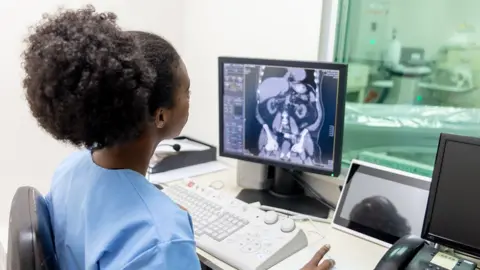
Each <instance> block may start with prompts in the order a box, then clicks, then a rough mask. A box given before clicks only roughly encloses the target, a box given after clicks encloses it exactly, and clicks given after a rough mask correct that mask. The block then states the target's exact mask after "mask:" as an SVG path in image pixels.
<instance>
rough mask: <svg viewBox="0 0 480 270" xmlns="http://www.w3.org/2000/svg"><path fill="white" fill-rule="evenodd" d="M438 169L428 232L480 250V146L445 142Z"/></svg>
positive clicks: (433, 180)
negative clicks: (479, 196)
mask: <svg viewBox="0 0 480 270" xmlns="http://www.w3.org/2000/svg"><path fill="white" fill-rule="evenodd" d="M439 151H441V149H440V148H439ZM437 158H438V157H437ZM437 164H440V163H439V162H438V161H437ZM436 169H437V168H436ZM438 170H439V171H438V177H437V179H432V186H433V183H434V182H436V192H435V196H434V202H433V204H432V209H431V216H430V220H429V227H428V233H429V234H430V235H433V236H435V237H439V238H440V239H444V240H447V241H450V242H451V243H455V244H459V245H460V246H467V247H469V248H471V249H476V250H479V249H480V233H479V229H480V211H479V209H478V205H479V204H478V202H479V200H478V194H479V191H480V179H479V177H480V145H478V144H474V143H467V142H466V141H464V142H462V141H455V140H448V139H446V141H445V147H444V152H443V157H442V160H441V165H440V166H439V168H438ZM431 192H434V191H431ZM438 242H440V241H438ZM440 244H444V243H440ZM447 246H448V244H447ZM460 249H462V248H460Z"/></svg>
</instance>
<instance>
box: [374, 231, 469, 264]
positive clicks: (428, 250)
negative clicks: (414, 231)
mask: <svg viewBox="0 0 480 270" xmlns="http://www.w3.org/2000/svg"><path fill="white" fill-rule="evenodd" d="M476 267H477V264H476V263H474V262H471V261H468V260H464V259H460V258H457V257H454V256H452V255H450V254H446V253H443V252H441V251H439V250H437V249H436V248H435V247H434V246H432V245H429V244H428V243H427V242H426V241H425V240H423V239H421V238H418V237H416V236H413V235H409V236H405V237H403V238H401V239H400V240H398V241H397V242H396V243H395V244H394V245H393V246H392V247H391V248H390V249H389V250H388V251H387V252H386V253H385V255H383V257H382V259H381V260H380V262H379V263H378V264H377V266H376V267H375V269H374V270H424V269H425V270H427V269H448V270H474V269H475V268H476Z"/></svg>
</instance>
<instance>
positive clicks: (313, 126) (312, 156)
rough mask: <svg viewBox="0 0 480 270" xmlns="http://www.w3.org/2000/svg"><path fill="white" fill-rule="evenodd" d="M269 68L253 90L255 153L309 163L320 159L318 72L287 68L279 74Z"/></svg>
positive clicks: (320, 111) (320, 118)
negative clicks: (256, 128) (257, 127)
mask: <svg viewBox="0 0 480 270" xmlns="http://www.w3.org/2000/svg"><path fill="white" fill-rule="evenodd" d="M279 74H281V71H280V70H278V71H277V70H275V69H274V70H271V71H269V73H266V74H265V70H263V71H262V75H263V76H262V78H260V82H259V85H258V89H257V104H255V105H256V108H255V110H256V121H258V123H259V124H261V126H262V130H261V132H260V134H259V136H258V149H260V153H259V156H262V157H273V158H275V159H281V160H286V161H290V162H295V163H303V164H307V165H313V164H314V163H319V162H320V159H319V158H320V156H321V148H320V146H319V145H318V143H317V140H318V137H319V131H320V128H321V125H322V120H323V105H322V101H321V97H320V94H319V91H321V89H319V85H320V80H321V79H322V77H321V76H320V74H319V72H318V71H313V70H305V69H300V68H289V69H287V70H286V72H285V74H284V75H283V76H278V75H279Z"/></svg>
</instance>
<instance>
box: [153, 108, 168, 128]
mask: <svg viewBox="0 0 480 270" xmlns="http://www.w3.org/2000/svg"><path fill="white" fill-rule="evenodd" d="M166 114H167V113H166V111H165V109H162V108H159V109H157V110H156V111H155V127H157V128H163V127H165V122H166V118H167V117H166Z"/></svg>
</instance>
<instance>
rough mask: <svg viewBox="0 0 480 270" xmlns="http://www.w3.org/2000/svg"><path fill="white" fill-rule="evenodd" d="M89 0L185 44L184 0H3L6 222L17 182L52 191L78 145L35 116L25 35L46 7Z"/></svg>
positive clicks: (131, 24)
mask: <svg viewBox="0 0 480 270" xmlns="http://www.w3.org/2000/svg"><path fill="white" fill-rule="evenodd" d="M87 3H93V4H95V6H96V7H97V9H98V10H105V11H113V12H115V13H117V15H118V16H119V23H120V24H121V25H122V26H123V27H125V28H131V29H140V30H147V31H152V32H155V33H159V34H162V35H164V36H165V37H166V38H167V39H169V40H171V41H172V42H173V43H174V44H175V46H177V47H179V49H180V50H182V46H181V45H182V37H183V32H182V31H183V26H182V24H183V14H184V11H183V8H182V5H183V0H175V1H171V0H156V1H151V0H136V1H131V0H96V1H86V0H68V1H66V0H42V1H36V0H17V1H0V33H1V35H2V43H1V49H0V59H1V60H2V62H1V64H0V81H1V82H2V90H1V91H0V110H1V111H0V123H1V135H0V149H1V151H0V225H1V224H6V223H7V222H8V215H9V209H10V202H11V199H12V197H13V194H14V192H15V190H16V189H17V187H18V186H21V185H31V186H35V187H37V188H38V189H39V190H40V191H41V192H43V193H45V192H47V191H48V189H49V187H50V177H51V175H52V173H53V171H54V169H55V167H56V166H57V165H58V163H59V162H60V161H61V160H62V159H63V158H64V157H65V156H67V155H68V154H69V153H70V152H71V151H72V148H70V147H68V146H66V145H63V144H61V143H58V142H56V141H54V140H53V139H51V138H50V136H48V135H47V134H46V133H44V132H43V131H42V130H40V129H39V128H38V127H37V125H36V123H35V121H34V120H33V118H32V117H31V116H30V112H29V110H28V107H27V104H26V102H25V100H24V95H23V89H22V86H21V79H22V70H21V66H20V64H21V63H20V54H21V51H22V48H23V45H22V40H23V38H24V37H25V36H26V34H27V29H28V27H29V26H30V25H32V24H33V23H35V22H36V21H38V20H39V19H41V15H42V13H44V12H48V11H54V10H55V9H56V8H57V7H58V6H59V5H60V4H62V5H64V6H66V7H71V6H80V5H85V4H87ZM26 7H28V8H26Z"/></svg>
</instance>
